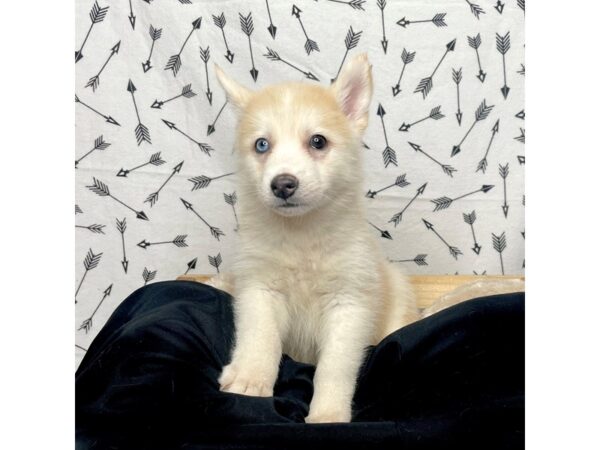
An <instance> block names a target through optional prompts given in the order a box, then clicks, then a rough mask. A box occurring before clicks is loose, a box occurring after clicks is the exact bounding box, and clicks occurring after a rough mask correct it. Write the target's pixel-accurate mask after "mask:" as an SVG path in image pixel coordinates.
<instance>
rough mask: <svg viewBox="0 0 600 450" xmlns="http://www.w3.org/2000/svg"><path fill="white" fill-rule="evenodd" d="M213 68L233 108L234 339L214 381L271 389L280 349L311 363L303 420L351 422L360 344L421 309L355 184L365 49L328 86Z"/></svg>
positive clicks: (242, 388) (364, 114)
mask: <svg viewBox="0 0 600 450" xmlns="http://www.w3.org/2000/svg"><path fill="white" fill-rule="evenodd" d="M216 73H217V76H218V78H219V81H220V82H221V85H222V86H223V88H224V89H225V91H226V93H227V96H228V99H229V101H230V102H231V103H233V104H234V105H235V106H236V107H237V109H238V111H239V126H238V132H237V139H236V144H235V145H236V148H235V150H236V153H237V161H238V170H237V177H238V180H239V183H238V184H239V186H238V190H237V192H238V195H239V221H240V230H239V235H240V246H239V248H238V249H237V252H236V253H237V260H236V262H235V265H234V268H233V277H234V287H233V294H234V297H235V303H234V311H235V326H236V339H235V346H234V348H233V353H232V360H231V362H230V364H229V365H227V366H226V367H225V368H224V369H223V372H222V374H221V376H220V379H219V382H220V385H221V389H222V390H223V391H227V392H233V393H239V394H246V395H255V396H270V395H272V394H273V385H274V383H275V380H276V378H277V374H278V369H279V363H280V359H281V355H282V353H287V354H289V355H290V356H291V357H293V358H294V359H296V360H299V361H303V362H308V363H313V364H316V367H317V368H316V373H315V377H314V395H313V398H312V401H311V404H310V413H309V415H308V417H307V418H306V422H348V421H350V419H351V412H352V397H353V394H354V390H355V383H356V378H357V374H358V370H359V367H360V365H361V363H362V361H363V356H364V351H365V348H366V347H367V346H368V345H371V344H376V343H378V342H379V341H380V340H381V339H382V338H383V337H385V336H386V335H387V334H389V333H391V332H392V331H394V330H397V329H398V328H400V327H402V326H404V325H406V324H408V323H410V322H412V321H414V320H416V319H418V318H419V313H418V310H417V308H416V304H415V300H414V296H413V294H412V291H411V288H410V285H409V284H408V282H407V281H406V279H405V277H404V276H403V275H402V273H400V272H399V271H398V269H396V268H394V267H392V266H391V265H390V264H389V263H388V262H387V261H386V260H385V258H384V256H383V254H382V252H381V250H380V248H379V244H378V242H377V241H376V240H375V239H374V238H373V234H372V230H369V228H368V224H367V222H366V219H365V211H364V205H363V199H364V193H363V192H362V186H361V183H360V182H358V183H357V180H361V179H362V164H361V153H362V152H363V151H364V150H363V149H362V148H361V138H362V134H363V132H364V130H365V128H366V126H367V123H368V112H369V104H370V101H371V95H372V80H371V67H370V64H369V62H368V60H367V57H366V55H360V56H358V57H356V58H354V59H353V60H352V61H351V62H350V63H348V64H347V65H346V66H345V67H344V68H343V69H342V71H341V73H340V75H339V77H338V79H337V81H336V82H335V83H334V84H333V85H332V86H331V87H321V86H316V85H308V84H302V83H288V84H282V85H274V86H269V87H267V88H265V89H263V90H261V91H257V92H253V91H250V90H248V89H246V88H245V87H243V86H241V85H239V84H238V83H236V82H235V81H234V80H232V79H230V78H228V77H227V76H226V75H225V74H224V73H223V72H222V71H221V69H219V68H218V67H216ZM314 134H320V135H323V136H325V137H326V138H327V141H328V145H327V147H326V148H325V149H323V150H315V149H313V148H311V147H310V146H309V145H308V142H309V139H310V136H311V135H314ZM261 137H264V138H267V139H268V140H269V142H270V144H271V147H270V149H269V151H268V152H267V153H265V154H258V153H257V152H256V151H255V148H254V144H255V141H256V139H258V138H261ZM279 174H291V175H294V176H295V177H297V178H298V180H299V186H298V189H297V191H296V192H295V193H294V195H293V196H292V197H291V198H289V199H287V200H282V199H281V198H277V197H276V196H275V195H273V192H272V190H271V180H272V179H273V178H274V177H275V176H277V175H279ZM286 203H292V204H294V205H296V206H293V207H285V206H283V205H285V204H286ZM288 206H289V205H288Z"/></svg>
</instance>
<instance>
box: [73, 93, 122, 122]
mask: <svg viewBox="0 0 600 450" xmlns="http://www.w3.org/2000/svg"><path fill="white" fill-rule="evenodd" d="M75 103H81V104H82V105H83V106H85V107H86V108H87V109H89V110H90V111H94V112H95V113H96V114H98V115H99V116H100V117H103V118H104V119H105V120H106V121H107V122H108V123H112V124H113V125H116V126H118V127H120V126H121V124H120V123H119V122H117V121H116V120H115V119H113V118H112V117H111V116H107V115H106V114H102V113H101V112H100V111H98V110H97V109H94V108H92V107H91V106H90V105H88V104H87V103H83V102H82V101H81V100H79V97H78V96H77V95H75Z"/></svg>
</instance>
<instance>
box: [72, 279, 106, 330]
mask: <svg viewBox="0 0 600 450" xmlns="http://www.w3.org/2000/svg"><path fill="white" fill-rule="evenodd" d="M112 287H113V285H112V283H111V285H110V286H109V287H107V288H106V289H105V290H104V293H103V294H104V295H102V299H100V302H98V305H97V306H96V308H95V309H94V311H93V312H92V314H91V315H90V317H89V318H87V319H86V320H84V321H83V322H82V323H81V326H80V327H79V330H84V331H85V333H86V334H87V332H88V331H90V328H92V319H93V318H94V314H96V311H98V308H100V305H102V302H103V301H104V299H105V298H106V297H108V296H109V295H110V293H111V291H112Z"/></svg>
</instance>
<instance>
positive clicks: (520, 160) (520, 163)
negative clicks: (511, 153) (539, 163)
mask: <svg viewBox="0 0 600 450" xmlns="http://www.w3.org/2000/svg"><path fill="white" fill-rule="evenodd" d="M517 161H519V165H520V166H522V165H523V164H525V156H523V155H517Z"/></svg>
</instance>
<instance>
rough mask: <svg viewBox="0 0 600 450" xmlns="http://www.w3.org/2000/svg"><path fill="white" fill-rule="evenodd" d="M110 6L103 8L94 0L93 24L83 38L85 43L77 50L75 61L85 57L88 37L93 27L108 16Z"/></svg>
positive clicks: (91, 13) (91, 12)
mask: <svg viewBox="0 0 600 450" xmlns="http://www.w3.org/2000/svg"><path fill="white" fill-rule="evenodd" d="M108 8H110V6H105V7H103V8H101V7H100V6H99V5H98V2H97V1H94V6H92V9H91V10H90V20H91V21H92V24H91V25H90V28H89V29H88V31H87V33H86V35H85V38H84V39H83V43H82V44H81V47H79V50H77V51H76V52H75V63H78V62H79V60H80V59H81V58H83V47H84V46H85V43H86V42H87V40H88V37H90V33H91V32H92V28H94V25H96V24H97V23H100V22H102V21H103V20H104V18H105V17H106V13H107V12H108Z"/></svg>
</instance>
